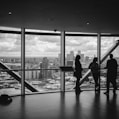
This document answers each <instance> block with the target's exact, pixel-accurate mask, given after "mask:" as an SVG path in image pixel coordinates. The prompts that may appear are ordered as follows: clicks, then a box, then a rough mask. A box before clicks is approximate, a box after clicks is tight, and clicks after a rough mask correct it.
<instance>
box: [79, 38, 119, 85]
mask: <svg viewBox="0 0 119 119" xmlns="http://www.w3.org/2000/svg"><path fill="white" fill-rule="evenodd" d="M118 45H119V40H117V41H116V42H115V44H114V45H113V46H112V47H111V48H110V49H109V50H108V51H107V52H106V53H105V54H104V56H103V57H102V59H101V63H103V61H104V60H105V59H106V58H107V57H108V55H109V54H110V53H111V52H112V51H113V50H115V48H116V47H117V46H118ZM90 73H91V70H90V69H89V70H88V71H87V72H86V73H85V74H84V75H83V77H82V78H81V80H80V82H79V85H81V84H82V83H83V82H84V81H85V80H86V78H87V77H88V76H89V75H90Z"/></svg>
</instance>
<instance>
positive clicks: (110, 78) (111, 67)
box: [104, 54, 118, 95]
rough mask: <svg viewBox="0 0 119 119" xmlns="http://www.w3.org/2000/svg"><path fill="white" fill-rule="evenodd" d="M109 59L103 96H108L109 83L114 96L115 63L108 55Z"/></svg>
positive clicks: (111, 56) (115, 87)
mask: <svg viewBox="0 0 119 119" xmlns="http://www.w3.org/2000/svg"><path fill="white" fill-rule="evenodd" d="M109 57H110V59H109V60H108V61H107V65H106V68H107V91H106V92H105V93H104V94H107V95H108V94H109V86H110V83H112V85H113V93H114V94H115V91H116V89H117V86H116V78H117V67H118V65H117V61H116V59H114V58H113V55H112V54H110V55H109Z"/></svg>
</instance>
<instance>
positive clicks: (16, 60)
mask: <svg viewBox="0 0 119 119" xmlns="http://www.w3.org/2000/svg"><path fill="white" fill-rule="evenodd" d="M20 69H21V38H20V35H18V34H7V33H0V94H4V93H5V94H8V95H14V94H21V84H20V82H19V81H20V80H21V76H20V75H21V73H20ZM10 70H11V71H10ZM16 77H18V78H17V79H16Z"/></svg>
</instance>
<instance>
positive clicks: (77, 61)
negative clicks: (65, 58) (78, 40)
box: [74, 55, 83, 92]
mask: <svg viewBox="0 0 119 119" xmlns="http://www.w3.org/2000/svg"><path fill="white" fill-rule="evenodd" d="M80 59H81V57H80V55H76V58H75V69H74V70H75V71H74V76H75V77H76V87H75V90H76V91H77V92H81V89H80V86H79V81H80V78H82V70H83V69H82V65H81V63H80Z"/></svg>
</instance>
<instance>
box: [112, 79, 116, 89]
mask: <svg viewBox="0 0 119 119" xmlns="http://www.w3.org/2000/svg"><path fill="white" fill-rule="evenodd" d="M111 83H112V85H113V91H115V90H116V89H117V86H116V79H112V80H111Z"/></svg>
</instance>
